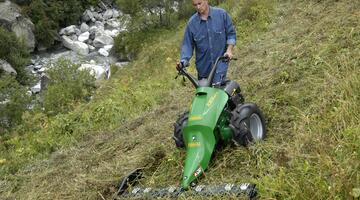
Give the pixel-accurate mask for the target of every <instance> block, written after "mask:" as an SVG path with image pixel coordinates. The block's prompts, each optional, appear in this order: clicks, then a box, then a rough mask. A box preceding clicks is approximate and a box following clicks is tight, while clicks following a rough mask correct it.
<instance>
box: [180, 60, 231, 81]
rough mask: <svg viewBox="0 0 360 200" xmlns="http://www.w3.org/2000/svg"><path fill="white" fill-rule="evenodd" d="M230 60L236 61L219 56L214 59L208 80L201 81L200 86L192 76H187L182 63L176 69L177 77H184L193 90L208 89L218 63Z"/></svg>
mask: <svg viewBox="0 0 360 200" xmlns="http://www.w3.org/2000/svg"><path fill="white" fill-rule="evenodd" d="M230 60H237V58H232V59H230V58H229V57H228V56H219V57H218V58H217V59H216V61H215V63H214V65H213V67H212V68H211V71H210V73H209V76H208V78H207V79H205V80H204V81H202V83H201V85H200V84H199V80H197V78H195V77H194V76H193V75H191V74H189V72H187V71H186V68H185V66H184V65H183V64H182V63H180V67H179V68H177V70H178V71H179V74H178V75H184V76H186V77H187V78H188V79H189V80H190V82H191V83H192V84H193V85H194V87H195V88H198V87H199V86H202V87H210V86H211V85H212V81H213V79H214V76H215V72H216V67H217V64H218V63H219V61H225V62H230Z"/></svg>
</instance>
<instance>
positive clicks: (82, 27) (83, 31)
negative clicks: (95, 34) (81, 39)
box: [80, 22, 89, 33]
mask: <svg viewBox="0 0 360 200" xmlns="http://www.w3.org/2000/svg"><path fill="white" fill-rule="evenodd" d="M80 31H81V32H82V33H85V32H87V31H89V26H88V25H87V24H86V23H84V22H83V23H82V24H81V25H80Z"/></svg>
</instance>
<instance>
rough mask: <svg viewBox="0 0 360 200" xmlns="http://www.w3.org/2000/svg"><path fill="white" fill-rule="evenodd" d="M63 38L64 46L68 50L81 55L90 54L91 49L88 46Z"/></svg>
mask: <svg viewBox="0 0 360 200" xmlns="http://www.w3.org/2000/svg"><path fill="white" fill-rule="evenodd" d="M62 38H63V44H64V46H65V47H66V48H68V49H71V50H73V51H75V52H76V53H78V54H81V55H87V54H89V47H88V45H87V44H85V43H83V42H79V41H73V40H71V39H70V38H69V37H67V36H62Z"/></svg>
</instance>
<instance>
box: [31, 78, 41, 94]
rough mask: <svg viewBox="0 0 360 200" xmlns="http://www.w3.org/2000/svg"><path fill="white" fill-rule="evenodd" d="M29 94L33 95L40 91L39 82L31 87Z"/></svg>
mask: <svg viewBox="0 0 360 200" xmlns="http://www.w3.org/2000/svg"><path fill="white" fill-rule="evenodd" d="M30 90H31V92H32V93H33V94H37V93H39V92H40V91H41V81H40V82H38V83H37V84H36V85H34V86H33V87H31V88H30Z"/></svg>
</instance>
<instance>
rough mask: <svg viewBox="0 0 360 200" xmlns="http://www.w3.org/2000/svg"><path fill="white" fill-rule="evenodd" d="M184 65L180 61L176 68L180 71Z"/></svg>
mask: <svg viewBox="0 0 360 200" xmlns="http://www.w3.org/2000/svg"><path fill="white" fill-rule="evenodd" d="M183 67H184V66H183V64H182V63H181V62H180V61H179V62H177V63H176V70H178V71H180V70H181V69H182V68H183Z"/></svg>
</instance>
